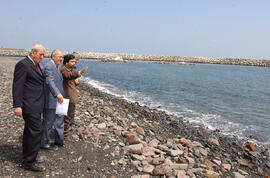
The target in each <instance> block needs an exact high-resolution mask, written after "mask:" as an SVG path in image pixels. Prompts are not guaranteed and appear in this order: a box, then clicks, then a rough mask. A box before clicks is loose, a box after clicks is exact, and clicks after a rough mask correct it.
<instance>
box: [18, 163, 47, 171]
mask: <svg viewBox="0 0 270 178" xmlns="http://www.w3.org/2000/svg"><path fill="white" fill-rule="evenodd" d="M22 167H23V168H24V169H25V170H28V171H33V172H43V171H45V168H44V167H42V166H40V165H38V164H37V163H34V164H31V165H26V164H22Z"/></svg>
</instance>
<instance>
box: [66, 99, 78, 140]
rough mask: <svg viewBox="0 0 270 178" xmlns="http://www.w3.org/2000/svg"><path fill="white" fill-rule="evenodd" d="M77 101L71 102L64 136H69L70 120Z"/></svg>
mask: <svg viewBox="0 0 270 178" xmlns="http://www.w3.org/2000/svg"><path fill="white" fill-rule="evenodd" d="M75 105H76V104H75V103H69V105H68V113H67V116H65V117H64V137H65V138H69V137H70V135H69V124H70V123H69V120H70V118H71V117H72V115H73V113H74V111H75Z"/></svg>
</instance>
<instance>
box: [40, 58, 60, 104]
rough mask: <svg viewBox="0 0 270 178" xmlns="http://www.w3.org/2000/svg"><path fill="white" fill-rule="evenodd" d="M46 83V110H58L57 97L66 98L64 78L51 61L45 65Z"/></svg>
mask: <svg viewBox="0 0 270 178" xmlns="http://www.w3.org/2000/svg"><path fill="white" fill-rule="evenodd" d="M43 71H44V74H45V77H46V82H45V108H47V109H56V103H57V95H59V94H61V95H62V96H63V97H65V92H64V88H63V77H62V74H61V72H60V71H58V70H57V67H56V65H55V63H54V62H53V61H52V60H50V61H48V62H47V63H46V64H45V65H44V70H43Z"/></svg>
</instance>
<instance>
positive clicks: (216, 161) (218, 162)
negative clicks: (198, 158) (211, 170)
mask: <svg viewBox="0 0 270 178" xmlns="http://www.w3.org/2000/svg"><path fill="white" fill-rule="evenodd" d="M213 162H214V163H216V164H217V165H218V166H220V165H221V161H220V160H217V159H215V160H213Z"/></svg>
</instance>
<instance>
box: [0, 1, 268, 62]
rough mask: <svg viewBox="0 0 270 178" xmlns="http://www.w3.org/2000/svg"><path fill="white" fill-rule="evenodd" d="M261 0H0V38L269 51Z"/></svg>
mask: <svg viewBox="0 0 270 178" xmlns="http://www.w3.org/2000/svg"><path fill="white" fill-rule="evenodd" d="M269 9H270V1H269V0H256V1H255V0H223V1H221V0H77V1H75V0H55V1H53V0H46V1H44V0H25V1H22V0H1V1H0V45H1V46H4V47H6V48H18V49H28V48H29V47H30V46H31V45H32V44H34V43H41V44H43V45H44V46H45V48H46V49H47V50H49V51H51V50H53V49H60V50H63V51H88V52H108V53H128V54H148V55H166V56H204V57H232V58H253V59H270V10H269Z"/></svg>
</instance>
